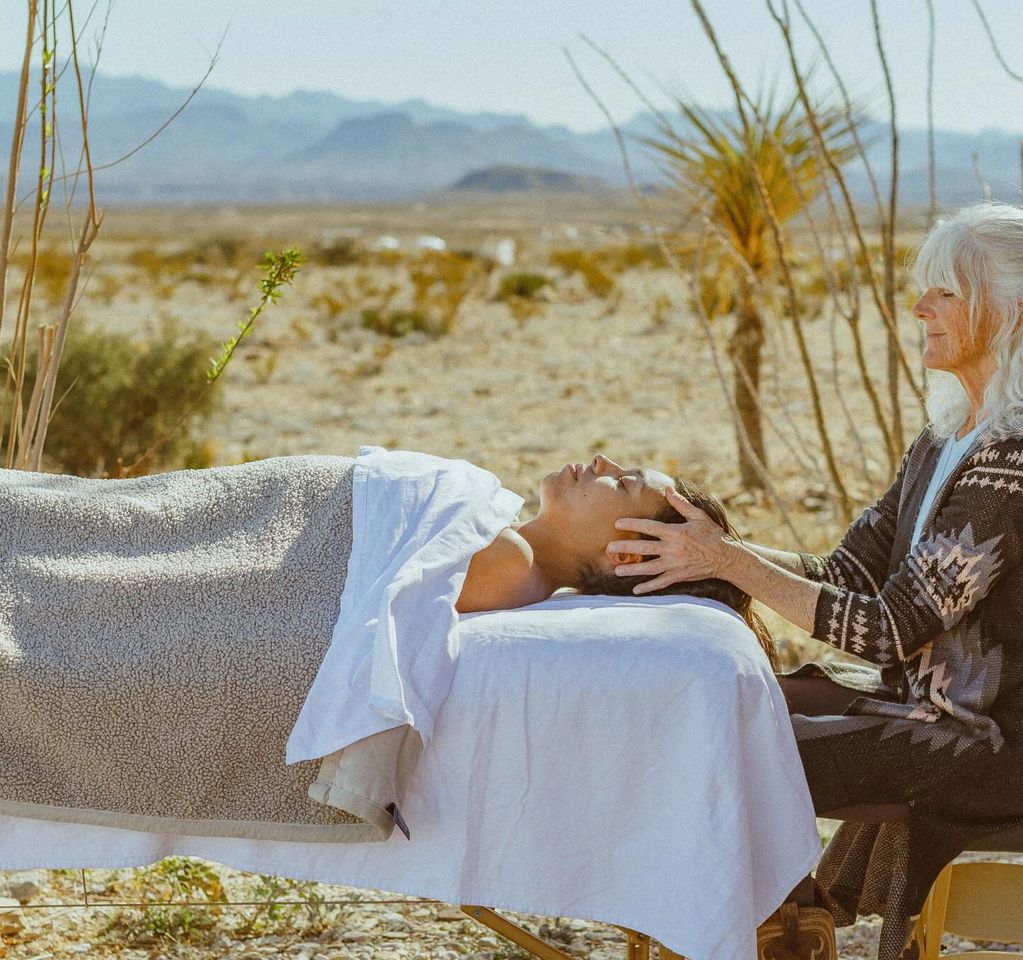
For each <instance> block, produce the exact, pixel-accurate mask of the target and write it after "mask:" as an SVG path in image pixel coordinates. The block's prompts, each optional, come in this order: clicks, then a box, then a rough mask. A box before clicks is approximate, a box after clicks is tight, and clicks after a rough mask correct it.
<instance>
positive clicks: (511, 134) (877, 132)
mask: <svg viewBox="0 0 1023 960" xmlns="http://www.w3.org/2000/svg"><path fill="white" fill-rule="evenodd" d="M17 80H18V78H17V75H16V74H15V73H5V72H0V150H3V154H2V157H3V166H2V170H0V183H2V177H3V176H4V175H5V173H6V169H7V164H6V154H7V150H8V144H9V143H10V138H11V125H12V122H13V116H14V109H15V102H16V96H17ZM188 93H189V91H188V90H186V89H180V88H171V87H168V86H165V85H164V84H162V83H159V82H156V81H153V80H144V79H140V78H135V77H107V76H102V75H100V76H97V78H96V80H95V84H94V87H93V94H92V102H91V108H90V130H91V134H90V143H91V146H92V154H93V159H94V161H95V162H96V163H97V164H102V163H105V162H108V161H111V160H114V159H116V158H117V157H119V156H121V155H122V154H124V153H126V152H127V151H129V150H130V149H132V148H133V147H134V146H135V145H136V144H138V143H139V142H140V141H142V140H144V139H145V138H146V137H148V136H150V135H151V134H152V133H153V132H154V131H155V130H157V129H158V128H159V127H160V126H161V124H163V123H164V122H165V121H166V119H167V118H168V117H169V116H170V115H171V114H172V113H173V112H174V111H175V110H176V109H177V108H178V106H180V104H181V103H182V101H183V100H184V99H185V97H186V96H187V95H188ZM63 109H64V111H66V112H70V111H71V110H72V109H73V105H72V103H71V101H70V100H68V99H65V100H64V101H63ZM681 127H682V124H681V123H680V128H681ZM868 127H869V128H870V129H868V130H867V131H866V133H867V135H868V136H869V137H870V138H871V139H872V144H871V146H870V148H869V154H870V157H871V160H872V161H873V162H874V166H875V170H876V172H877V174H878V175H879V176H880V178H881V180H882V189H884V184H885V183H886V182H887V178H888V171H889V162H888V140H887V136H886V131H885V128H884V127H883V126H882V125H880V124H868ZM73 128H74V123H73V122H72V117H71V116H69V118H68V122H67V123H66V124H65V126H64V127H63V132H64V133H63V147H64V154H65V156H68V157H72V156H74V154H75V152H76V149H77V145H76V144H75V142H74V138H73V137H72V136H70V133H71V132H72V131H73ZM655 130H656V128H655V121H654V118H653V117H652V116H651V115H650V114H647V113H639V114H637V115H636V116H635V117H633V118H632V119H631V120H629V121H628V122H627V123H624V124H623V125H622V131H623V133H624V134H625V135H626V139H627V141H628V142H629V144H630V158H631V160H632V163H633V167H634V172H635V174H636V176H637V178H638V179H639V180H640V181H641V182H642V183H643V184H644V185H645V186H647V187H648V188H649V187H650V186H652V185H656V184H657V183H661V182H664V176H663V174H662V173H661V171H660V170H659V168H658V162H657V160H656V158H655V157H654V156H653V154H652V153H651V151H649V150H648V149H647V148H645V147H643V146H642V145H641V144H640V143H639V141H638V138H640V137H642V136H649V135H653V134H654V133H655ZM37 136H38V134H36V137H37ZM935 136H936V143H937V157H938V192H939V198H940V200H941V201H942V202H943V203H946V204H955V203H961V202H964V201H967V200H972V199H978V198H979V197H980V196H981V186H980V182H979V180H978V175H977V171H976V170H975V168H974V166H975V165H974V162H973V155H974V153H975V152H976V154H977V156H978V158H979V166H978V169H979V172H980V175H981V177H982V178H983V179H984V180H986V181H987V182H988V183H989V184H990V187H991V191H992V195H993V196H994V197H995V198H996V199H1002V200H1015V201H1019V200H1020V198H1021V192H1020V182H1021V162H1020V139H1021V138H1020V135H1018V134H1011V133H1006V132H1003V131H998V130H989V131H984V132H982V133H979V134H976V135H972V134H963V133H956V132H954V131H947V130H941V131H936V134H935ZM36 142H37V139H35V138H30V140H29V143H30V144H32V145H34V144H35V143H36ZM900 149H901V153H900V175H899V185H900V190H901V195H902V198H903V200H905V201H907V202H910V203H923V202H926V200H927V152H926V151H927V135H926V131H923V130H910V129H906V130H901V131H900ZM509 168H521V169H519V171H518V172H517V173H512V172H511V170H510V169H509ZM849 179H850V184H851V186H852V188H853V190H854V192H855V194H856V195H857V196H858V197H859V198H860V199H864V200H866V199H868V198H869V197H870V187H869V183H868V181H867V179H866V176H865V175H864V174H863V173H862V168H859V169H858V168H857V166H856V165H851V166H850V168H849ZM625 183H626V181H625V176H624V172H623V168H622V163H621V157H620V153H619V148H618V144H617V141H616V139H615V136H614V133H613V131H611V130H610V129H606V130H599V131H596V132H592V133H576V132H574V131H572V130H569V129H568V128H567V127H564V126H544V127H541V126H537V125H535V124H533V123H531V122H530V121H529V120H528V119H526V117H524V116H522V115H521V114H500V113H461V112H458V111H456V110H450V109H446V108H444V107H437V106H434V105H432V104H429V103H426V102H425V101H423V100H406V101H403V102H401V103H394V104H383V103H377V102H373V101H356V100H348V99H346V98H344V97H341V96H338V95H336V94H332V93H315V92H305V91H302V92H297V93H292V94H289V95H287V96H284V97H268V96H260V97H247V96H241V95H239V94H234V93H230V92H228V91H225V90H217V89H215V88H208V89H207V88H203V89H202V90H200V92H199V93H198V95H197V96H196V97H195V99H194V100H193V101H192V102H191V103H190V104H189V105H188V107H187V108H186V109H185V110H184V112H183V113H182V114H181V115H180V116H179V117H178V118H177V119H176V120H174V122H173V123H172V124H171V125H170V126H169V127H168V128H167V129H166V130H164V131H163V132H162V133H161V134H160V136H159V137H157V138H156V139H155V140H154V141H153V142H152V143H151V144H149V145H148V146H146V147H145V148H144V149H143V150H141V151H140V152H139V153H137V154H135V155H134V156H132V157H130V158H129V159H127V160H125V161H124V162H123V163H120V164H118V165H116V166H114V167H111V168H110V169H108V170H103V171H101V172H100V173H99V174H98V192H99V195H100V199H101V201H102V202H104V203H117V204H185V203H219V202H225V203H256V202H275V203H280V202H315V201H343V200H362V201H368V200H381V201H388V200H389V201H394V200H403V199H413V198H419V197H424V196H428V195H431V194H436V193H437V192H438V191H447V190H450V189H452V188H455V187H456V186H457V188H458V189H459V190H463V189H473V190H483V191H490V192H493V191H499V192H505V191H508V190H516V189H521V190H545V191H551V190H562V191H585V192H593V191H595V190H601V189H620V188H622V187H623V186H625Z"/></svg>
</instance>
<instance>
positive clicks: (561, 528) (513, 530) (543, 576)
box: [456, 454, 778, 669]
mask: <svg viewBox="0 0 1023 960" xmlns="http://www.w3.org/2000/svg"><path fill="white" fill-rule="evenodd" d="M669 489H671V490H673V491H676V492H678V493H679V494H680V495H681V496H683V497H685V498H686V502H687V503H692V504H696V505H698V506H699V507H700V508H701V509H702V510H703V511H704V513H705V515H706V516H707V517H709V518H710V519H711V520H712V522H713V523H714V524H716V526H717V527H719V528H720V529H721V530H722V532H724V533H725V535H727V536H730V537H732V538H737V534H736V533H735V531H734V529H733V528H732V527H731V525H730V524H729V523H728V519H727V517H726V515H725V511H724V508H723V507H722V506H721V504H720V503H719V502H718V501H717V500H716V499H714V497H712V496H710V495H709V494H707V493H704V492H703V491H702V490H701V489H700V488H699V487H698V486H696V485H695V484H693V483H691V482H689V481H686V480H684V479H681V478H679V479H676V480H672V478H671V477H669V476H667V475H666V474H663V473H659V472H658V471H657V470H651V469H644V468H637V467H630V468H626V467H622V466H620V465H619V464H617V463H615V461H614V460H611V459H610V458H609V457H605V456H604V455H603V454H598V455H597V456H595V457H594V458H593V459H592V460H591V461H590V462H589V463H588V464H586V465H585V466H584V465H583V464H581V463H574V464H572V463H570V464H566V465H565V466H564V467H562V469H561V470H558V471H556V472H553V473H549V474H547V475H546V476H545V477H544V478H543V479H542V480H541V482H540V510H539V512H538V513H537V515H536V516H535V517H534V518H533V519H532V520H529V521H528V522H526V523H522V524H513V525H512V526H510V527H507V528H506V529H504V530H502V531H501V532H500V533H499V534H498V536H497V538H496V539H495V540H494V541H493V542H492V543H491V544H490V545H489V546H487V547H485V548H484V549H483V550H480V551H479V552H478V553H476V554H475V555H474V556H473V558H472V561H471V562H470V564H469V570H468V572H467V574H466V578H465V583H464V585H463V588H462V592H461V594H460V596H459V598H458V602H457V604H456V609H457V610H458V612H459V613H472V612H476V611H482V610H499V609H508V608H512V607H520V606H525V605H526V604H530V603H537V602H539V601H541V600H546V599H547V598H548V597H549V596H551V594H553V593H554V591H555V590H557V589H559V588H561V587H570V588H573V589H575V590H577V591H578V592H580V593H585V594H610V595H613V596H625V595H628V594H631V592H632V588H633V585H634V582H635V581H633V580H630V579H628V578H622V577H619V576H617V575H616V574H615V572H614V569H615V567H616V566H620V565H627V564H631V563H639V562H640V561H642V560H643V559H644V557H642V556H640V555H639V554H638V553H626V552H615V553H613V554H608V553H607V552H606V551H605V547H606V545H607V542H608V540H609V539H610V538H611V537H612V536H616V537H617V538H618V539H619V540H622V539H623V537H628V536H629V534H621V533H618V532H616V531H615V527H614V525H615V521H617V520H619V519H621V518H622V517H626V516H643V517H647V518H649V519H652V520H657V521H658V522H660V523H684V522H685V517H684V516H683V515H682V514H681V513H679V512H678V511H677V510H675V508H674V507H673V506H671V505H670V503H668V502H666V501H665V491H666V490H669ZM633 536H636V537H637V538H638V537H639V536H640V535H639V534H636V535H633ZM657 593H659V594H672V593H675V594H680V593H684V594H688V595H691V596H700V597H706V598H708V599H712V600H717V601H718V602H720V603H723V604H725V605H726V606H729V607H731V608H732V609H733V610H735V611H736V612H737V613H739V614H740V615H741V616H742V618H743V620H745V621H746V623H747V625H748V626H749V627H750V628H751V629H752V630H753V633H754V634H755V635H756V637H757V640H758V641H759V643H760V645H761V647H762V648H763V650H764V652H765V653H766V654H767V656H768V659H769V660H770V662H771V666H772V667H773V668H775V669H777V667H778V662H777V654H776V652H775V646H774V642H773V641H772V639H771V637H770V634H769V633H768V632H767V629H766V627H765V626H764V624H763V621H761V619H760V617H759V616H758V615H757V614H756V613H755V612H754V611H753V609H752V606H751V600H750V596H749V594H747V593H744V592H743V591H742V590H740V589H739V588H738V587H736V586H734V585H733V584H731V583H729V582H728V581H726V580H720V579H713V578H712V579H706V580H701V581H690V582H684V583H676V584H672V585H670V586H669V587H667V588H666V589H664V590H661V591H657Z"/></svg>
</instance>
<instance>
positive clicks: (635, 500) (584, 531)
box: [539, 454, 673, 568]
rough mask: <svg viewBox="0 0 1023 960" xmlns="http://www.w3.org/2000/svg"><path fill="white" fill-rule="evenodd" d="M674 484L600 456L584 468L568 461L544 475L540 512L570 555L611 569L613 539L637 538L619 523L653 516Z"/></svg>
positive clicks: (661, 475) (541, 487)
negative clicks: (620, 528) (609, 547)
mask: <svg viewBox="0 0 1023 960" xmlns="http://www.w3.org/2000/svg"><path fill="white" fill-rule="evenodd" d="M672 485H673V481H672V479H671V477H669V476H668V475H667V474H664V473H659V472H658V471H656V470H649V469H639V468H625V467H622V466H619V465H618V464H617V463H615V462H614V461H613V460H611V459H610V458H608V457H605V456H603V455H602V454H598V455H597V456H596V457H594V458H593V460H591V461H590V463H589V464H587V465H585V466H584V465H583V464H581V463H576V464H571V463H569V464H566V465H565V466H564V467H562V469H561V470H559V471H556V472H555V473H550V474H548V475H547V476H546V477H544V478H543V481H542V483H541V486H540V514H539V516H540V517H543V520H544V524H545V527H546V528H547V530H548V532H551V531H556V533H557V538H558V542H559V543H560V544H563V545H564V548H565V551H566V552H567V553H571V554H573V555H575V556H576V557H577V558H578V559H580V560H583V561H590V562H591V563H594V564H597V565H598V566H599V567H601V568H609V567H612V566H614V564H615V562H616V560H615V558H613V557H610V556H608V554H607V552H606V550H605V548H606V547H607V544H608V542H609V541H611V540H615V539H618V540H621V539H626V538H632V537H636V536H638V534H629V533H625V532H623V531H618V530H615V527H614V524H615V521H616V520H619V519H621V518H622V517H647V518H650V517H653V516H654V515H655V514H657V513H658V512H659V511H661V510H663V509H664V507H665V499H664V490H665V488H666V487H670V486H672ZM617 562H621V561H617Z"/></svg>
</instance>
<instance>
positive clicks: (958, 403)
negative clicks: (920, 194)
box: [913, 202, 1023, 437]
mask: <svg viewBox="0 0 1023 960" xmlns="http://www.w3.org/2000/svg"><path fill="white" fill-rule="evenodd" d="M913 279H914V280H915V281H916V283H917V285H918V286H919V287H920V289H921V290H926V289H927V288H928V287H943V288H944V289H946V290H950V291H951V292H952V293H954V294H955V295H956V296H959V297H963V298H964V299H965V300H966V301H967V302H968V304H969V322H968V329H969V331H970V335H971V336H976V335H977V329H978V325H979V319H980V317H981V315H982V312H983V311H988V312H989V313H990V315H991V316H992V317H993V318H995V320H996V321H997V326H996V329H995V332H994V334H993V335H992V337H991V343H990V350H991V353H992V355H993V357H994V359H995V362H996V364H997V370H996V371H995V374H994V376H993V377H992V378H991V382H990V383H989V384H988V386H987V389H986V390H985V391H984V399H983V404H982V406H981V409H980V410H979V411H978V413H977V422H978V423H979V422H980V421H981V420H988V421H989V429H990V431H991V433H992V434H993V435H994V436H996V437H1005V436H1008V435H1010V434H1015V433H1023V323H1021V322H1020V321H1021V306H1023V209H1020V208H1019V207H1015V206H1012V205H1010V204H1007V203H991V202H986V203H977V204H974V205H973V206H969V207H963V208H962V209H961V210H959V211H958V212H957V213H955V214H954V215H953V216H951V217H948V218H945V219H942V220H939V221H938V222H937V223H936V224H935V225H934V227H933V228H932V229H931V232H930V233H929V234H928V235H927V238H926V239H925V240H924V242H923V244H922V245H921V247H920V250H919V251H918V252H917V256H916V262H915V264H914V266H913ZM927 388H928V389H927V416H928V418H929V419H930V426H931V429H932V430H933V431H934V433H935V434H936V435H937V436H939V437H948V436H951V435H952V434H953V433H955V432H956V431H957V430H958V429H959V428H960V427H961V426H962V424H963V422H964V421H965V420H966V419H967V417H968V416H969V414H970V401H969V397H968V396H967V395H966V391H965V390H964V389H963V386H962V384H961V383H960V382H959V380H958V378H957V377H956V376H955V375H954V374H951V373H948V372H946V371H941V370H931V371H928V375H927Z"/></svg>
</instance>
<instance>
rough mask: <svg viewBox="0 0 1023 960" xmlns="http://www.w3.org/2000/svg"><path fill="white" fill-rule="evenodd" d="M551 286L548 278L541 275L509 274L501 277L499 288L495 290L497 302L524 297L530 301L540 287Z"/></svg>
mask: <svg viewBox="0 0 1023 960" xmlns="http://www.w3.org/2000/svg"><path fill="white" fill-rule="evenodd" d="M547 286H553V284H552V283H551V279H550V277H545V276H544V275H543V274H542V273H509V274H507V275H506V276H503V277H501V286H500V287H498V290H497V299H498V300H510V299H511V298H512V297H524V298H525V299H527V300H531V299H532V298H533V297H535V296H536V295H537V293H538V292H539V291H540V288H541V287H547Z"/></svg>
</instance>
